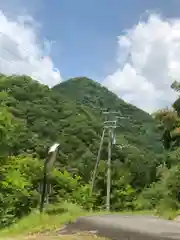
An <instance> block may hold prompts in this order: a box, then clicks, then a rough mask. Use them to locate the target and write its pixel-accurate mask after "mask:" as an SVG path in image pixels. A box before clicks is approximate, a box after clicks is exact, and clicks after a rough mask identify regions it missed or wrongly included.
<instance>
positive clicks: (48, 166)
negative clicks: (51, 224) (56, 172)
mask: <svg viewBox="0 0 180 240" xmlns="http://www.w3.org/2000/svg"><path fill="white" fill-rule="evenodd" d="M58 147H59V143H54V144H53V145H52V146H51V147H50V149H49V151H48V156H47V158H46V159H45V162H44V176H43V183H42V194H41V202H40V212H43V208H44V200H45V197H48V191H47V186H48V184H49V182H48V177H49V173H50V172H51V170H52V167H53V164H54V162H55V160H56V156H57V151H58Z"/></svg>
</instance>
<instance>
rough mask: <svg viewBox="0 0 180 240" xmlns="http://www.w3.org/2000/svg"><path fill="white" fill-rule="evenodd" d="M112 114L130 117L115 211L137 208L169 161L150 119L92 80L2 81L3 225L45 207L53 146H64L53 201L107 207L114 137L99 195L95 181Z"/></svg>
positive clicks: (118, 153) (124, 124)
mask: <svg viewBox="0 0 180 240" xmlns="http://www.w3.org/2000/svg"><path fill="white" fill-rule="evenodd" d="M107 108H108V109H112V110H115V111H118V112H121V114H122V115H123V116H128V117H129V118H128V119H125V120H122V121H119V127H118V129H117V144H116V145H115V146H114V147H113V151H112V191H111V209H112V210H117V211H119V210H124V209H128V210H132V209H136V206H137V204H136V201H135V200H136V199H137V197H138V196H139V194H140V193H141V192H142V191H143V189H144V188H146V187H148V186H150V184H151V183H152V182H154V181H156V180H157V179H158V168H157V167H158V166H160V165H161V163H163V162H164V157H163V156H164V155H163V154H162V153H163V148H162V143H161V142H160V137H161V134H160V133H159V132H158V129H157V128H156V122H155V121H154V120H153V119H152V117H151V116H150V115H149V114H147V113H145V112H143V111H142V110H140V109H138V108H136V107H135V106H132V105H130V104H127V103H125V102H124V101H123V100H121V99H119V98H118V97H117V96H116V95H114V94H113V93H111V92H109V91H108V90H107V89H105V88H103V87H101V86H100V85H99V84H97V83H95V82H93V81H92V80H89V79H86V78H85V79H84V78H76V79H72V80H69V81H67V82H64V83H62V84H60V85H58V86H56V87H54V88H53V89H50V88H48V87H47V86H45V85H42V84H40V83H38V82H36V81H34V80H32V79H31V78H29V77H25V76H21V77H20V76H10V77H7V76H4V75H1V76H0V133H1V135H0V136H1V142H0V159H1V167H0V175H1V179H2V181H0V190H1V193H0V221H1V222H2V224H1V225H0V227H2V226H6V225H8V224H10V223H12V222H14V221H16V220H17V219H18V218H21V217H22V216H24V215H26V214H28V213H29V212H31V210H32V209H34V208H36V207H37V206H38V204H39V199H40V198H39V184H40V181H41V179H42V174H43V172H42V163H43V161H44V159H45V158H46V156H47V150H48V148H49V147H50V145H51V144H52V143H54V142H59V143H60V148H59V154H58V158H57V161H56V168H55V169H54V170H53V173H52V175H51V183H52V186H53V190H52V192H51V196H50V202H51V203H55V202H59V201H62V200H63V201H65V200H67V201H71V202H74V203H78V204H80V205H81V206H83V207H85V208H91V207H93V208H95V209H99V208H104V204H105V195H106V175H105V173H106V160H107V138H106V139H105V144H104V146H103V151H102V156H101V162H100V166H99V171H98V176H97V181H96V185H95V193H94V195H93V196H90V195H89V193H90V191H89V189H90V186H89V181H90V179H91V176H92V171H93V168H94V164H95V161H96V156H97V151H98V147H99V141H100V136H101V133H102V127H103V116H102V109H107ZM121 144H128V147H127V148H124V149H121V148H120V147H119V145H121ZM20 206H22V207H20Z"/></svg>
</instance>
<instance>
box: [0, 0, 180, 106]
mask: <svg viewBox="0 0 180 240" xmlns="http://www.w3.org/2000/svg"><path fill="white" fill-rule="evenodd" d="M0 10H1V11H2V12H3V14H4V15H5V16H6V17H7V18H8V19H13V20H14V21H15V19H16V18H17V17H18V16H21V15H29V16H31V17H32V18H33V19H34V20H35V21H36V22H37V23H39V24H40V27H39V28H38V29H36V35H37V36H38V39H39V41H42V42H43V41H44V39H48V40H49V41H55V43H53V44H52V47H51V53H50V55H51V58H52V62H53V66H54V67H56V68H58V69H59V70H60V73H61V77H62V79H68V78H70V77H76V76H87V77H89V78H93V79H95V80H97V81H100V82H104V80H105V79H106V80H107V77H108V76H109V75H112V74H114V73H116V72H117V70H118V69H119V68H121V70H122V69H123V68H124V66H120V65H119V62H118V61H117V59H119V58H120V57H121V51H122V52H123V51H124V48H123V49H122V48H120V47H119V43H118V37H119V36H123V35H124V34H125V31H126V30H127V29H133V28H135V27H136V26H137V25H138V24H139V21H143V22H144V23H145V24H146V26H147V24H148V23H147V22H148V19H149V18H150V16H151V15H153V14H156V15H158V16H159V14H160V15H161V16H159V18H160V19H161V21H162V22H163V23H165V22H167V21H168V20H166V19H167V18H177V19H179V18H180V1H179V0H126V1H124V0H91V1H87V0H76V1H73V0H52V1H50V0H31V1H30V0H6V1H5V0H4V1H1V2H0ZM173 26H174V25H173ZM37 32H38V33H37ZM152 34H153V32H152ZM123 54H124V52H123ZM133 67H134V66H133ZM148 67H149V65H148ZM141 75H142V74H141ZM142 76H143V77H144V75H142ZM105 82H106V86H108V87H109V88H110V89H111V90H113V88H112V87H110V86H109V83H107V81H105ZM150 87H151V86H150ZM120 90H121V89H120ZM115 92H116V91H115ZM120 92H121V93H122V94H121V93H119V92H118V93H117V94H118V95H120V96H122V97H123V94H124V92H123V91H120ZM137 94H138V93H137ZM126 95H127V94H126ZM142 97H143V96H142ZM125 100H126V97H125ZM161 100H162V103H163V104H166V103H167V102H168V101H170V100H172V98H171V99H161ZM127 101H130V102H132V103H134V104H136V105H138V104H137V103H136V101H134V100H133V99H132V96H129V95H128V97H127ZM133 101H134V102H133ZM148 101H150V100H148ZM153 104H154V103H153ZM151 105H152V104H151ZM139 106H140V107H141V108H143V109H144V108H146V107H144V106H141V105H139ZM158 106H159V105H158ZM150 108H151V107H150ZM152 108H155V106H154V105H153V107H152Z"/></svg>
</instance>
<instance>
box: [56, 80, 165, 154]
mask: <svg viewBox="0 0 180 240" xmlns="http://www.w3.org/2000/svg"><path fill="white" fill-rule="evenodd" d="M53 90H56V91H57V92H58V93H59V94H60V95H62V94H63V95H64V96H65V97H68V98H69V99H71V100H72V101H74V102H76V103H78V104H80V105H85V106H87V107H89V108H90V110H91V112H92V113H94V114H96V115H98V116H99V115H101V116H102V110H104V109H105V110H106V109H108V110H112V111H117V112H119V115H120V116H121V115H122V116H127V118H126V119H124V120H123V119H122V120H120V121H119V128H118V129H117V131H118V133H119V136H121V137H119V141H118V144H121V143H124V142H128V143H129V144H134V145H136V146H138V147H139V148H143V149H144V150H151V151H152V152H161V151H162V146H161V143H160V141H159V140H160V134H159V132H157V127H156V123H155V121H154V120H153V119H152V117H151V116H150V115H149V114H148V113H146V112H144V111H142V110H140V109H138V108H137V107H135V106H133V105H131V104H128V103H126V102H124V101H123V100H122V99H120V98H118V97H117V96H116V95H115V94H114V93H112V92H110V91H108V90H107V89H106V88H105V87H103V86H101V85H100V84H99V83H96V82H94V81H92V80H90V79H88V78H83V77H81V78H73V79H70V80H68V81H65V82H63V83H61V84H59V85H57V86H55V87H54V89H53ZM102 120H103V119H102ZM121 141H123V142H121Z"/></svg>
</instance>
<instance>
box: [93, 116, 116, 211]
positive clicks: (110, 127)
mask: <svg viewBox="0 0 180 240" xmlns="http://www.w3.org/2000/svg"><path fill="white" fill-rule="evenodd" d="M103 114H104V115H105V121H104V127H103V133H102V136H101V141H100V146H99V150H98V155H97V160H96V164H95V168H94V172H93V177H92V187H91V193H92V192H93V189H94V185H95V179H96V174H97V169H98V165H99V162H100V155H101V151H102V146H103V142H104V136H105V133H106V132H108V161H107V195H106V210H107V211H110V193H111V153H112V144H115V129H116V127H117V117H116V115H117V114H119V113H118V112H108V111H106V112H103ZM114 115H115V116H114Z"/></svg>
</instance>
